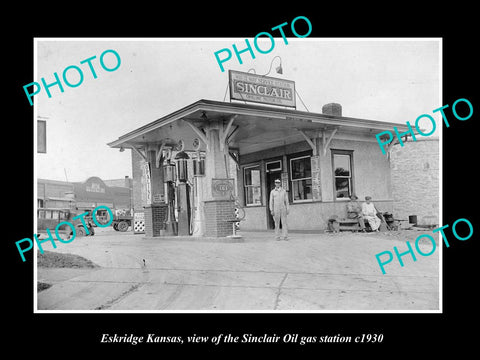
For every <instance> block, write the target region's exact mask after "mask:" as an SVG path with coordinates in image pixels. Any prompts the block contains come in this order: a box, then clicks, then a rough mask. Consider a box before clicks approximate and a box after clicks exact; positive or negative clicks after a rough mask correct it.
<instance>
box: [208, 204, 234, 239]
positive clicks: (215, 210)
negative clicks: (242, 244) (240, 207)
mask: <svg viewBox="0 0 480 360" xmlns="http://www.w3.org/2000/svg"><path fill="white" fill-rule="evenodd" d="M203 210H204V215H205V233H204V235H205V236H212V237H225V236H228V235H233V227H232V222H231V221H229V220H233V219H234V217H235V205H234V202H233V201H232V200H208V201H204V202H203Z"/></svg>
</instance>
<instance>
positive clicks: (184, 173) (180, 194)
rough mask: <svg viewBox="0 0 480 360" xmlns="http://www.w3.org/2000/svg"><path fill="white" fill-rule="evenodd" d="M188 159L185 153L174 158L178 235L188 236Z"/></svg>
mask: <svg viewBox="0 0 480 360" xmlns="http://www.w3.org/2000/svg"><path fill="white" fill-rule="evenodd" d="M188 159H190V157H189V156H188V154H187V153H186V152H185V151H183V150H182V151H180V152H178V153H177V155H176V156H175V161H176V163H177V175H178V186H177V211H178V235H190V218H191V216H190V215H191V214H190V185H188V183H187V182H188V170H187V163H188V162H187V160H188Z"/></svg>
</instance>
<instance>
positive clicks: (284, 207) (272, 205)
mask: <svg viewBox="0 0 480 360" xmlns="http://www.w3.org/2000/svg"><path fill="white" fill-rule="evenodd" d="M281 184H282V182H281V181H280V179H276V180H275V188H274V189H273V190H272V191H271V192H270V201H269V204H268V205H269V209H270V213H271V214H272V216H273V219H274V220H275V239H276V240H281V238H280V221H281V222H282V236H283V239H284V240H288V228H287V215H288V211H289V208H288V207H289V204H288V194H287V192H286V191H285V190H284V189H283V188H282V186H281Z"/></svg>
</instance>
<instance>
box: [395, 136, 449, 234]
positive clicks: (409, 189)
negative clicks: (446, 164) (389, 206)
mask: <svg viewBox="0 0 480 360" xmlns="http://www.w3.org/2000/svg"><path fill="white" fill-rule="evenodd" d="M390 167H391V176H392V193H393V198H394V202H393V213H394V216H395V218H399V219H408V216H409V215H417V220H418V223H419V224H421V225H433V224H439V218H438V215H439V202H440V199H439V196H440V195H439V141H438V139H437V138H426V139H418V140H417V141H415V142H411V141H409V142H406V143H405V144H404V146H403V147H401V146H400V145H399V144H397V145H395V146H394V147H393V149H392V152H391V157H390Z"/></svg>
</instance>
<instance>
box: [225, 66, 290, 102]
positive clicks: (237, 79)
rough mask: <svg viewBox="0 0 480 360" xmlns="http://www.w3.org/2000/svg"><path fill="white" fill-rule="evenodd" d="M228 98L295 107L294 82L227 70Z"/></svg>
mask: <svg viewBox="0 0 480 360" xmlns="http://www.w3.org/2000/svg"><path fill="white" fill-rule="evenodd" d="M228 78H229V87H230V99H235V100H243V101H251V102H257V103H262V104H270V105H280V106H288V107H293V108H295V107H296V106H295V82H294V81H290V80H283V79H278V78H273V77H268V76H261V75H255V74H250V73H244V72H240V71H233V70H229V71H228Z"/></svg>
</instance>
